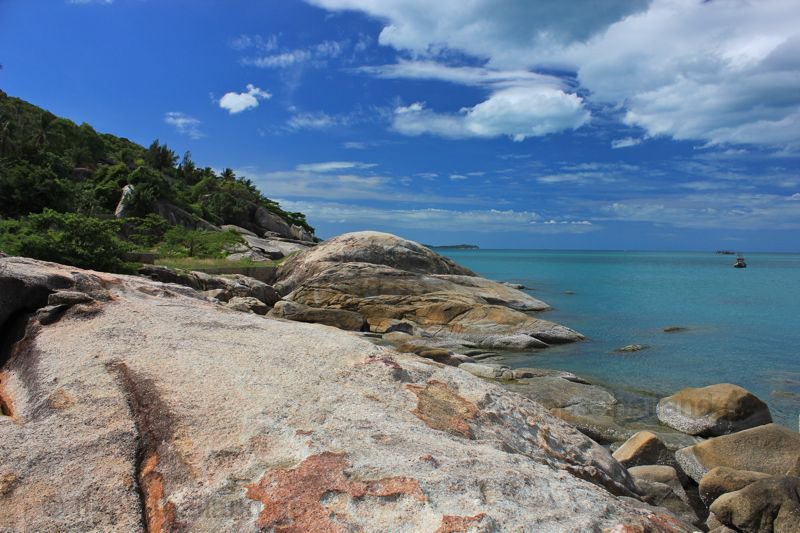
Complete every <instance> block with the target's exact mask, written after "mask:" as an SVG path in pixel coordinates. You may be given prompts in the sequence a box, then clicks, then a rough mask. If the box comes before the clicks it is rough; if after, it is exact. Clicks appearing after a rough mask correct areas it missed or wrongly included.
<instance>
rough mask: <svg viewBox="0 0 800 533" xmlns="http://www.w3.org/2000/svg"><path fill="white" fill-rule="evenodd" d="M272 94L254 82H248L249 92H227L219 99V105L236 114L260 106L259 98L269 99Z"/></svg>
mask: <svg viewBox="0 0 800 533" xmlns="http://www.w3.org/2000/svg"><path fill="white" fill-rule="evenodd" d="M269 98H272V95H271V94H270V93H268V92H267V91H264V90H262V89H259V88H258V87H256V86H255V85H253V84H252V83H248V84H247V92H244V93H235V92H230V93H225V94H224V95H223V96H222V98H220V100H219V106H220V107H221V108H222V109H227V110H228V113H230V114H231V115H234V114H236V113H241V112H242V111H247V110H248V109H252V108H254V107H258V101H259V100H268V99H269Z"/></svg>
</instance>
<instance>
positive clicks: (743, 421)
mask: <svg viewBox="0 0 800 533" xmlns="http://www.w3.org/2000/svg"><path fill="white" fill-rule="evenodd" d="M656 413H657V414H658V419H659V420H661V422H663V423H664V424H666V425H668V426H670V427H673V428H675V429H677V430H678V431H683V432H684V433H689V434H690V435H698V436H701V437H714V436H718V435H725V434H727V433H734V432H736V431H741V430H743V429H748V428H752V427H756V426H760V425H763V424H769V423H770V422H772V416H771V415H770V412H769V408H768V407H767V404H765V403H764V402H762V401H761V400H759V399H758V398H757V397H756V396H755V395H754V394H752V393H751V392H749V391H747V390H746V389H743V388H742V387H739V386H737V385H731V384H730V383H720V384H717V385H709V386H708V387H699V388H689V389H683V390H681V391H678V392H676V393H675V394H673V395H672V396H668V397H666V398H663V399H662V400H661V401H660V402H658V406H657V407H656Z"/></svg>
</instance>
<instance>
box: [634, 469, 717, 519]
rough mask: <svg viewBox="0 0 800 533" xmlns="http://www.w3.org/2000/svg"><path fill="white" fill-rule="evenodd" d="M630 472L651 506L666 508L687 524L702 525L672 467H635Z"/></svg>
mask: <svg viewBox="0 0 800 533" xmlns="http://www.w3.org/2000/svg"><path fill="white" fill-rule="evenodd" d="M628 472H629V473H630V475H631V477H633V479H634V482H635V483H636V488H637V489H639V492H640V493H641V494H642V495H643V496H644V500H645V501H646V502H648V503H650V504H651V505H656V506H659V507H664V508H666V509H669V510H670V511H671V512H672V513H674V514H675V515H677V516H679V517H680V518H681V519H682V520H684V521H685V522H688V523H691V524H695V525H698V526H699V525H700V524H702V523H703V520H701V518H700V517H699V516H698V515H697V513H696V512H695V511H694V509H693V508H692V506H691V504H690V502H689V496H688V495H687V494H686V491H685V490H684V489H683V485H682V484H681V481H680V479H679V478H678V473H677V472H676V471H675V469H674V468H672V467H670V466H661V465H659V466H635V467H633V468H629V469H628Z"/></svg>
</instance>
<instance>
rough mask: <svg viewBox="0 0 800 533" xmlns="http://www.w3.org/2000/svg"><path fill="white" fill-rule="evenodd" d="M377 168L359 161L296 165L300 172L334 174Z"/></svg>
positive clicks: (372, 164) (373, 164)
mask: <svg viewBox="0 0 800 533" xmlns="http://www.w3.org/2000/svg"><path fill="white" fill-rule="evenodd" d="M376 166H378V165H377V164H375V163H362V162H360V161H327V162H324V163H304V164H302V165H297V167H296V170H299V171H301V172H335V171H339V170H349V169H366V168H373V167H376Z"/></svg>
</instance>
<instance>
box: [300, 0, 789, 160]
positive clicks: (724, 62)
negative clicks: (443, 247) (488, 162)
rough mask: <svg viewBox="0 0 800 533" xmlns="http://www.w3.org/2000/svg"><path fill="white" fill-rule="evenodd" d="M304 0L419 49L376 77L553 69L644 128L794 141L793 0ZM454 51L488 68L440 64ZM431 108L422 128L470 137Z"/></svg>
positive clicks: (468, 77) (482, 77)
mask: <svg viewBox="0 0 800 533" xmlns="http://www.w3.org/2000/svg"><path fill="white" fill-rule="evenodd" d="M308 1H310V2H311V3H314V4H316V5H319V6H322V7H324V8H327V9H334V10H336V9H355V10H360V11H362V12H365V13H368V14H370V15H372V16H374V17H377V18H378V19H380V20H384V21H386V23H385V26H384V28H383V30H382V31H381V34H380V39H379V42H380V43H381V44H383V45H387V46H392V47H394V48H396V49H398V50H405V51H409V52H410V53H411V55H413V56H414V57H416V58H418V59H421V60H418V61H416V62H406V63H403V62H401V63H399V64H398V65H393V66H384V67H371V68H370V69H369V70H370V72H371V73H372V74H373V75H376V76H381V77H401V76H402V77H424V78H434V79H443V80H447V81H452V82H456V83H463V84H469V85H476V84H477V85H485V86H486V85H491V84H500V83H517V82H519V81H521V80H523V79H525V78H526V77H529V76H531V75H532V74H531V72H529V71H532V70H537V69H542V68H548V67H556V68H558V69H565V70H573V71H575V72H576V73H577V80H578V81H579V83H580V85H581V86H582V87H583V88H584V89H586V90H588V92H589V95H590V96H589V98H590V99H591V100H592V101H594V102H596V103H599V104H606V103H611V104H614V105H616V106H619V108H620V109H621V111H622V115H621V116H622V118H623V121H624V122H625V123H626V124H629V125H633V126H639V127H641V128H643V129H644V130H645V131H646V132H647V134H648V135H652V136H657V135H666V136H669V137H672V138H674V139H679V140H680V139H686V140H703V141H706V142H709V143H712V144H723V143H749V144H760V145H769V146H778V147H781V148H784V149H787V148H788V149H789V150H790V151H791V153H794V152H797V151H798V149H800V9H798V8H797V0H713V1H700V0H637V1H623V0H608V1H604V2H601V3H598V2H596V1H592V0H573V1H571V2H563V1H561V0H541V1H537V2H532V1H530V0H470V1H469V2H464V1H463V0H438V1H437V2H434V3H431V2H428V1H427V0H308ZM452 51H457V52H461V53H465V54H467V55H469V56H473V57H475V58H478V59H479V60H482V61H485V66H484V67H483V68H472V67H457V68H452V67H447V66H445V65H443V64H441V61H442V58H452V57H453V54H451V53H450V52H452ZM437 60H438V61H437ZM525 72H527V74H524V73H525ZM515 73H516V74H515ZM491 89H492V90H494V91H496V90H498V87H497V86H495V85H491ZM428 118H429V122H431V125H430V128H428V130H432V131H442V132H445V133H448V136H451V137H466V136H472V135H465V134H463V133H462V134H461V135H453V130H455V131H459V130H460V131H462V132H463V130H464V128H463V127H461V128H460V127H459V126H463V123H460V121H459V120H457V119H458V118H459V117H453V116H449V115H439V114H433V115H432V116H430V117H428ZM567 122H568V123H569V121H567ZM410 129H411V131H416V130H419V129H423V130H424V129H425V128H420V127H416V128H410Z"/></svg>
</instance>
